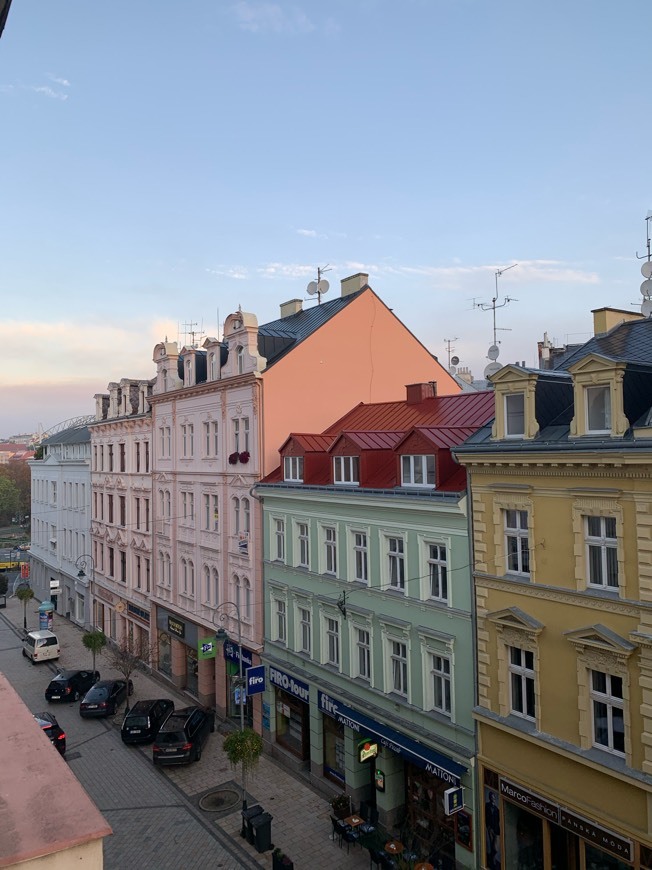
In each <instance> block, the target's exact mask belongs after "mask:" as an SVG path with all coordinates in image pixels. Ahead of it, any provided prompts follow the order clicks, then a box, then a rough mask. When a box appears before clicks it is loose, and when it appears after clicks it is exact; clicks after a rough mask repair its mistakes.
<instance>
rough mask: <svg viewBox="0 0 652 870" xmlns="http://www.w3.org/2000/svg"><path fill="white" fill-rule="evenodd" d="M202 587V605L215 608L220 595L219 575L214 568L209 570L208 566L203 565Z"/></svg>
mask: <svg viewBox="0 0 652 870" xmlns="http://www.w3.org/2000/svg"><path fill="white" fill-rule="evenodd" d="M202 585H203V595H204V603H205V604H208V605H209V606H211V605H212V606H213V607H215V606H216V605H217V603H218V601H219V594H220V584H219V574H218V572H217V569H216V568H209V566H208V565H204V570H203V584H202Z"/></svg>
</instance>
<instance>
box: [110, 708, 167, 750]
mask: <svg viewBox="0 0 652 870" xmlns="http://www.w3.org/2000/svg"><path fill="white" fill-rule="evenodd" d="M173 710H174V702H173V701H171V700H170V699H169V698H158V699H157V700H155V701H137V702H136V703H135V704H134V706H133V707H132V708H131V710H130V711H129V712H128V713H127V715H126V716H125V718H124V720H123V722H122V728H121V729H120V736H121V737H122V742H123V743H149V742H150V740H153V739H154V738H155V737H156V735H157V734H158V732H159V728H160V727H161V725H162V724H163V723H164V722H165V720H166V719H167V718H168V716H169V715H170V713H171V712H172V711H173Z"/></svg>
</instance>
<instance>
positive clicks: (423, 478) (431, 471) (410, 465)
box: [401, 455, 435, 486]
mask: <svg viewBox="0 0 652 870" xmlns="http://www.w3.org/2000/svg"><path fill="white" fill-rule="evenodd" d="M434 485H435V457H434V456H433V455H428V456H419V455H417V456H401V486H434Z"/></svg>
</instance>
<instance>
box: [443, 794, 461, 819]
mask: <svg viewBox="0 0 652 870" xmlns="http://www.w3.org/2000/svg"><path fill="white" fill-rule="evenodd" d="M463 809H464V789H463V788H447V789H446V791H445V792H444V812H445V813H446V815H447V816H452V815H453V814H454V813H459V811H460V810H463Z"/></svg>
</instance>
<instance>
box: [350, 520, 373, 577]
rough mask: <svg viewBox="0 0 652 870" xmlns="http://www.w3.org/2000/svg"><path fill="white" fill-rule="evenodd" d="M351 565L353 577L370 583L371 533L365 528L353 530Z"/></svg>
mask: <svg viewBox="0 0 652 870" xmlns="http://www.w3.org/2000/svg"><path fill="white" fill-rule="evenodd" d="M351 551H352V552H351V566H352V569H353V571H352V573H353V579H354V580H356V581H357V582H358V583H364V584H365V586H368V585H369V534H368V533H367V531H365V530H364V529H352V530H351Z"/></svg>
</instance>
